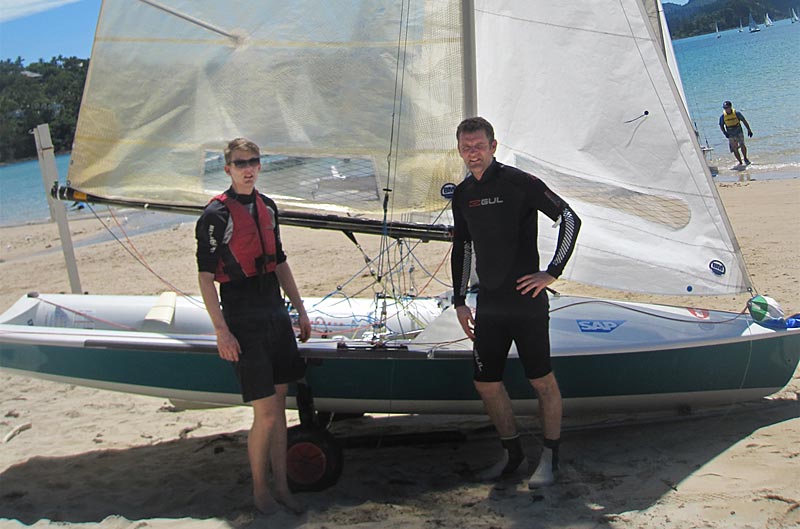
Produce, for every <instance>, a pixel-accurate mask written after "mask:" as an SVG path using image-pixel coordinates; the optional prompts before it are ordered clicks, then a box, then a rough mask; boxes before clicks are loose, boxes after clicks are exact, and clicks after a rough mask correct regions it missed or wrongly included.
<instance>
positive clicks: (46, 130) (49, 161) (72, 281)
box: [33, 123, 83, 294]
mask: <svg viewBox="0 0 800 529" xmlns="http://www.w3.org/2000/svg"><path fill="white" fill-rule="evenodd" d="M33 136H34V138H36V153H37V155H38V156H39V169H40V170H41V172H42V182H43V183H44V191H45V195H47V204H48V205H49V206H50V220H52V221H54V222H55V223H56V224H57V225H58V234H59V236H60V237H61V250H62V251H63V252H64V260H65V261H66V264H67V275H68V276H69V286H70V288H71V290H72V293H73V294H82V293H83V290H82V289H81V280H80V278H79V277H78V265H77V263H76V262H75V250H74V248H73V246H72V234H71V233H70V232H69V221H68V220H67V208H66V207H64V203H63V202H60V201H58V200H56V199H55V198H53V197H52V196H51V195H50V188H51V187H52V185H53V183H55V182H58V169H56V157H55V153H54V152H53V140H52V139H51V138H50V126H49V125H48V124H47V123H45V124H43V125H38V126H37V127H36V128H35V129H33Z"/></svg>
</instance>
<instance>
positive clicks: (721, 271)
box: [708, 259, 725, 276]
mask: <svg viewBox="0 0 800 529" xmlns="http://www.w3.org/2000/svg"><path fill="white" fill-rule="evenodd" d="M708 267H709V268H710V269H711V271H712V272H714V273H715V274H717V275H718V276H724V275H725V263H723V262H722V261H718V260H716V259H714V260H713V261H711V262H710V263H708Z"/></svg>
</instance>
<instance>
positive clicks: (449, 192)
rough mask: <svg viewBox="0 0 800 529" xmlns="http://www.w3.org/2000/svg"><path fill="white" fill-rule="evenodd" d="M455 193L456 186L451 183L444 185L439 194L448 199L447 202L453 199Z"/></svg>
mask: <svg viewBox="0 0 800 529" xmlns="http://www.w3.org/2000/svg"><path fill="white" fill-rule="evenodd" d="M455 192H456V185H455V184H453V183H450V182H448V183H446V184H445V185H443V186H442V188H441V189H440V190H439V194H440V195H442V198H446V199H447V200H450V199H451V198H453V193H455Z"/></svg>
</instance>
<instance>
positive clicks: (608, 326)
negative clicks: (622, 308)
mask: <svg viewBox="0 0 800 529" xmlns="http://www.w3.org/2000/svg"><path fill="white" fill-rule="evenodd" d="M575 322H576V323H577V324H578V329H580V330H581V332H611V331H613V330H614V329H616V328H617V327H619V326H620V325H622V324H623V323H625V320H575Z"/></svg>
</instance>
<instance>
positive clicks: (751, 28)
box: [748, 13, 761, 33]
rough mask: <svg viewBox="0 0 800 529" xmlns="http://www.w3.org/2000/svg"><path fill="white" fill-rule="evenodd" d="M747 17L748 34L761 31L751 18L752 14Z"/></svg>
mask: <svg viewBox="0 0 800 529" xmlns="http://www.w3.org/2000/svg"><path fill="white" fill-rule="evenodd" d="M748 16H749V17H750V19H749V21H748V26H749V27H750V33H755V32H756V31H761V28H759V27H758V24H756V20H755V19H754V18H753V14H752V13H750V15H748Z"/></svg>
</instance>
